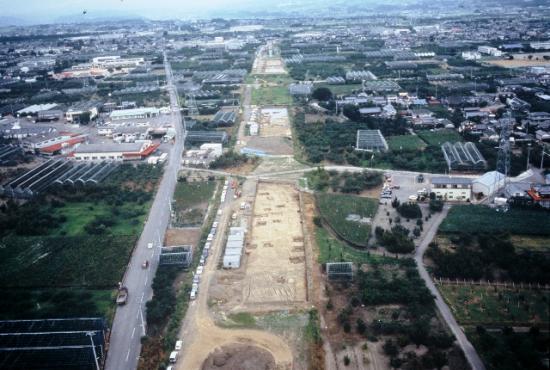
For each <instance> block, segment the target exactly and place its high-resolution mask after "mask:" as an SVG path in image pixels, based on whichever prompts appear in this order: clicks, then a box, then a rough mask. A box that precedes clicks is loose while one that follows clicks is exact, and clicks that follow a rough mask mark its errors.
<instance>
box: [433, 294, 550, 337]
mask: <svg viewBox="0 0 550 370" xmlns="http://www.w3.org/2000/svg"><path fill="white" fill-rule="evenodd" d="M438 289H439V291H440V292H441V294H442V295H443V297H444V298H445V301H446V302H447V303H448V304H449V307H450V308H451V310H452V311H453V314H454V316H455V318H456V319H457V321H458V322H459V323H460V324H464V325H502V326H520V325H522V326H523V325H528V326H530V325H540V326H543V327H546V326H548V324H549V323H550V321H549V317H550V309H549V306H548V300H549V299H550V292H548V291H536V290H527V289H516V290H509V289H502V288H499V289H498V290H496V291H495V289H494V288H492V287H490V288H488V287H481V286H455V285H446V284H444V285H439V286H438Z"/></svg>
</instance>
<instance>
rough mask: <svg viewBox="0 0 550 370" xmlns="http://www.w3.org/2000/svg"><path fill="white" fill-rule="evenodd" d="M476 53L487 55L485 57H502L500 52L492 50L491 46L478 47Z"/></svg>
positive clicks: (495, 49)
mask: <svg viewBox="0 0 550 370" xmlns="http://www.w3.org/2000/svg"><path fill="white" fill-rule="evenodd" d="M477 51H478V52H480V53H481V54H487V55H491V56H494V57H501V56H502V51H500V50H498V49H497V48H494V47H492V46H479V47H478V48H477Z"/></svg>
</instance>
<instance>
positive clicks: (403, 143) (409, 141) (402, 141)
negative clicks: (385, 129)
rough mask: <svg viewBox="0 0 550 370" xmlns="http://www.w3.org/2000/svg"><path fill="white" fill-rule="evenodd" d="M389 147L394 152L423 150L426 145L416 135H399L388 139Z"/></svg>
mask: <svg viewBox="0 0 550 370" xmlns="http://www.w3.org/2000/svg"><path fill="white" fill-rule="evenodd" d="M386 141H387V142H388V146H389V148H390V150H392V151H400V150H423V149H424V148H426V143H425V142H424V141H423V140H422V139H420V138H419V137H418V136H416V135H399V136H390V137H388V138H386Z"/></svg>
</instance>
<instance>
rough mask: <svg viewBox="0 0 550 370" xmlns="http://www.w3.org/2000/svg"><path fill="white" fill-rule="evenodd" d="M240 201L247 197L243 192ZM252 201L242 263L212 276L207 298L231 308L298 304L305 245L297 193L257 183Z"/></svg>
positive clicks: (301, 297) (301, 299) (303, 285)
mask: <svg viewBox="0 0 550 370" xmlns="http://www.w3.org/2000/svg"><path fill="white" fill-rule="evenodd" d="M244 189H245V187H244V186H243V190H244ZM242 199H243V200H247V199H248V194H247V192H246V191H243V198H242ZM253 202H254V205H253V208H252V214H251V216H252V217H251V220H250V221H249V224H250V232H249V233H248V235H247V239H246V254H245V256H244V258H243V262H242V267H241V269H239V270H237V271H221V272H220V273H219V274H218V275H217V276H216V278H215V279H216V283H215V284H213V286H212V288H211V299H213V300H215V301H217V302H219V303H222V305H221V306H220V308H221V309H222V310H224V311H232V312H236V311H247V312H267V311H273V310H276V309H294V308H300V307H303V305H304V303H305V301H306V298H307V296H306V282H305V249H304V248H305V247H304V235H303V232H302V224H301V213H300V205H299V198H298V192H297V190H296V189H295V188H294V186H292V185H288V184H278V183H264V182H260V183H259V184H258V187H257V192H256V198H255V200H253ZM224 303H225V304H224Z"/></svg>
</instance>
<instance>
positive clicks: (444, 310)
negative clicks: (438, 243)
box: [414, 206, 485, 370]
mask: <svg viewBox="0 0 550 370" xmlns="http://www.w3.org/2000/svg"><path fill="white" fill-rule="evenodd" d="M449 209H450V207H449V206H445V208H444V209H443V212H440V213H438V214H436V215H435V216H433V217H436V219H435V220H434V221H433V223H432V225H431V227H430V229H429V230H428V232H427V233H426V236H425V237H424V239H423V240H422V242H421V243H420V245H419V247H418V248H417V250H416V253H415V255H414V260H415V262H416V266H417V267H418V272H419V273H420V277H422V279H423V280H424V282H425V283H426V286H427V287H428V289H430V292H431V293H432V294H433V295H434V296H435V305H436V307H437V309H438V310H439V312H440V313H441V317H443V319H444V320H445V322H446V323H447V326H448V327H449V329H451V331H452V332H453V334H454V335H455V337H456V339H457V341H458V344H459V345H460V348H462V351H463V352H464V355H465V356H466V359H467V360H468V363H469V364H470V366H471V367H472V370H485V366H484V365H483V362H482V361H481V358H480V357H479V355H478V354H477V352H476V350H475V348H474V346H472V344H471V343H470V341H469V340H468V338H466V335H465V334H464V332H463V331H462V329H461V328H460V326H459V325H458V323H457V322H456V320H455V318H454V316H453V314H452V313H451V310H450V309H449V306H447V304H446V303H445V301H444V300H443V298H442V297H441V294H439V291H438V290H437V288H436V286H435V284H434V283H433V281H432V279H431V277H430V274H428V271H427V270H426V266H424V263H423V262H422V257H423V256H424V252H426V249H427V248H428V245H429V244H430V243H431V242H432V240H433V238H434V237H435V234H436V233H437V229H438V228H439V225H440V224H441V222H442V221H443V219H445V217H446V216H447V213H448V212H449Z"/></svg>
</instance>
